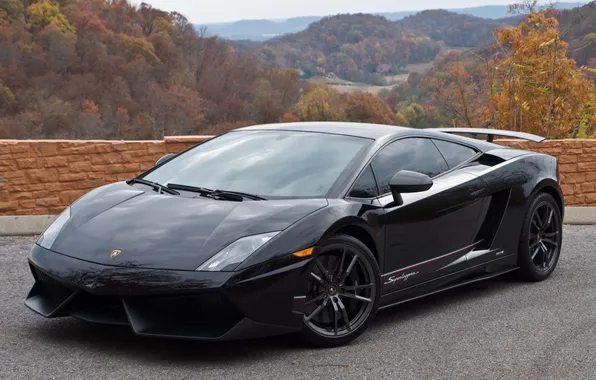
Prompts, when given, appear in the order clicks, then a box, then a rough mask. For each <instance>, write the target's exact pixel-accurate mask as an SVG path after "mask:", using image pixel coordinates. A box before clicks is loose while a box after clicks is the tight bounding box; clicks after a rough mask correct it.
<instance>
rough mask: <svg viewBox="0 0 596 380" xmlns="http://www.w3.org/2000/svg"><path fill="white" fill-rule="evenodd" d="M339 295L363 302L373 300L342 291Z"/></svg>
mask: <svg viewBox="0 0 596 380" xmlns="http://www.w3.org/2000/svg"><path fill="white" fill-rule="evenodd" d="M339 296H340V297H346V298H351V299H355V300H358V301H362V302H372V299H370V298H366V297H362V296H359V295H358V294H352V293H341V294H340V295H339Z"/></svg>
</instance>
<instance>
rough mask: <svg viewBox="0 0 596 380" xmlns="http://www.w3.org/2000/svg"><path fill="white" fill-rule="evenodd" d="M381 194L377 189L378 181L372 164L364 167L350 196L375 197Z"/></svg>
mask: <svg viewBox="0 0 596 380" xmlns="http://www.w3.org/2000/svg"><path fill="white" fill-rule="evenodd" d="M377 195H379V192H378V190H377V183H376V182H375V176H374V175H373V172H372V169H371V168H370V165H369V166H367V167H366V169H364V171H363V172H362V174H361V175H360V178H358V180H357V181H356V183H355V184H354V187H353V188H352V191H350V197H353V198H374V197H376V196H377Z"/></svg>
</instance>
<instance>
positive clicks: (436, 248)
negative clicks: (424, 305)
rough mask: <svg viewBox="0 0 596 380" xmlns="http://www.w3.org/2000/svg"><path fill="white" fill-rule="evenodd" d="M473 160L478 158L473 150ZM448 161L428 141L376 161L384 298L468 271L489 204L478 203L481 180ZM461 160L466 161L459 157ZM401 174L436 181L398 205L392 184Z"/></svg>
mask: <svg viewBox="0 0 596 380" xmlns="http://www.w3.org/2000/svg"><path fill="white" fill-rule="evenodd" d="M468 155H470V156H474V155H476V151H474V150H473V149H472V150H471V151H469V152H468ZM447 156H448V158H449V161H450V162H451V165H450V164H448V161H447V160H446V159H445V157H443V155H442V154H441V152H440V151H439V149H438V148H437V146H436V145H435V143H434V142H433V141H432V140H431V139H427V138H405V139H401V140H397V141H395V142H393V143H391V144H389V145H387V146H386V147H384V148H382V149H381V150H380V151H379V153H378V154H377V155H376V156H375V158H374V159H373V161H372V167H373V170H374V173H375V176H376V179H377V181H378V187H379V192H380V194H382V195H381V196H380V197H379V201H380V203H381V205H382V206H384V207H385V215H384V218H385V219H384V224H385V244H386V247H385V253H386V254H385V265H384V272H385V273H384V274H383V284H384V291H385V292H392V291H395V290H399V289H401V288H404V287H407V286H410V285H413V284H416V283H419V282H423V281H427V280H430V279H432V278H435V277H439V276H442V275H445V274H448V273H451V272H454V271H457V270H461V269H463V268H465V266H466V257H465V255H466V254H467V253H469V252H470V251H471V250H472V249H473V248H474V244H475V242H474V241H473V239H474V237H475V235H476V233H477V230H478V228H479V226H478V224H479V219H480V217H481V215H482V214H483V212H484V210H485V209H486V207H487V205H485V202H484V201H483V200H480V199H476V198H475V197H474V193H475V192H478V190H479V189H481V188H482V181H481V179H480V178H479V177H478V176H476V175H474V174H470V173H466V172H464V171H462V170H458V168H457V165H458V164H457V158H455V157H452V155H447ZM460 157H461V156H460ZM400 170H411V171H416V172H419V173H423V174H426V175H428V176H429V177H431V178H433V182H434V183H433V186H432V187H431V188H430V189H429V190H427V191H424V192H420V193H412V194H402V198H403V204H401V205H395V204H393V196H392V195H391V192H390V191H391V190H390V188H389V181H390V180H391V178H392V177H393V175H395V174H396V173H397V172H398V171H400Z"/></svg>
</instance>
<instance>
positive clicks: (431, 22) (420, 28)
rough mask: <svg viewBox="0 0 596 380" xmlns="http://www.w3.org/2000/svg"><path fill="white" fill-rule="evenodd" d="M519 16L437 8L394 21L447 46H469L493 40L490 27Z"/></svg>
mask: <svg viewBox="0 0 596 380" xmlns="http://www.w3.org/2000/svg"><path fill="white" fill-rule="evenodd" d="M520 20H521V16H516V17H508V18H503V19H499V20H493V19H488V18H480V17H475V16H469V15H465V14H460V13H455V12H449V11H445V10H441V9H437V10H430V11H422V12H420V13H417V14H415V15H413V16H408V17H406V18H404V19H402V20H400V21H396V22H397V23H398V24H400V25H402V26H403V27H404V28H406V29H410V30H413V31H416V32H418V33H420V34H424V35H427V36H429V37H430V38H432V39H433V40H435V41H443V43H444V44H445V45H447V46H450V47H466V48H471V47H480V46H485V45H488V44H491V43H493V42H495V39H494V37H493V31H494V30H495V29H496V28H502V27H505V26H510V25H517V24H518V23H519V21H520Z"/></svg>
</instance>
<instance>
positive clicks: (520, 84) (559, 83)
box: [489, 0, 596, 138]
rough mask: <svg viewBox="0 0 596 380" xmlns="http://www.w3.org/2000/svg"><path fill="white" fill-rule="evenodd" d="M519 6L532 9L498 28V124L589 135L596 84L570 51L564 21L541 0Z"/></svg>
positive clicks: (595, 117) (494, 107)
mask: <svg viewBox="0 0 596 380" xmlns="http://www.w3.org/2000/svg"><path fill="white" fill-rule="evenodd" d="M515 9H518V10H521V11H524V12H525V13H527V15H526V18H525V19H524V20H523V21H522V22H521V23H520V24H519V25H518V26H516V27H507V28H502V29H498V30H496V31H495V37H496V38H497V40H498V47H499V49H500V55H501V57H502V58H500V59H496V60H495V61H494V63H493V64H494V67H495V70H496V71H497V72H498V73H499V74H498V83H496V84H495V85H494V86H493V87H492V89H491V90H492V91H493V92H494V93H495V94H494V96H493V97H492V100H491V102H490V104H489V109H490V111H492V112H494V114H495V116H496V118H495V123H496V125H495V126H496V127H498V128H502V129H510V130H519V131H526V132H530V133H535V134H538V135H542V136H545V137H548V138H563V137H568V136H573V137H577V136H586V135H588V134H592V133H594V132H595V128H596V101H595V100H596V99H595V88H594V83H593V82H592V81H590V80H588V79H586V78H585V77H584V75H583V73H582V71H581V70H580V69H579V68H578V67H577V66H576V65H575V62H574V61H573V60H572V59H570V58H568V57H567V56H566V54H567V48H568V44H567V43H566V42H565V41H563V40H562V39H561V36H560V31H559V28H558V26H559V23H558V21H557V19H556V18H555V16H554V15H553V14H552V13H551V12H549V11H544V10H543V11H538V10H537V7H536V0H531V1H530V0H526V1H525V2H523V3H522V4H519V5H518V6H516V8H515Z"/></svg>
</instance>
